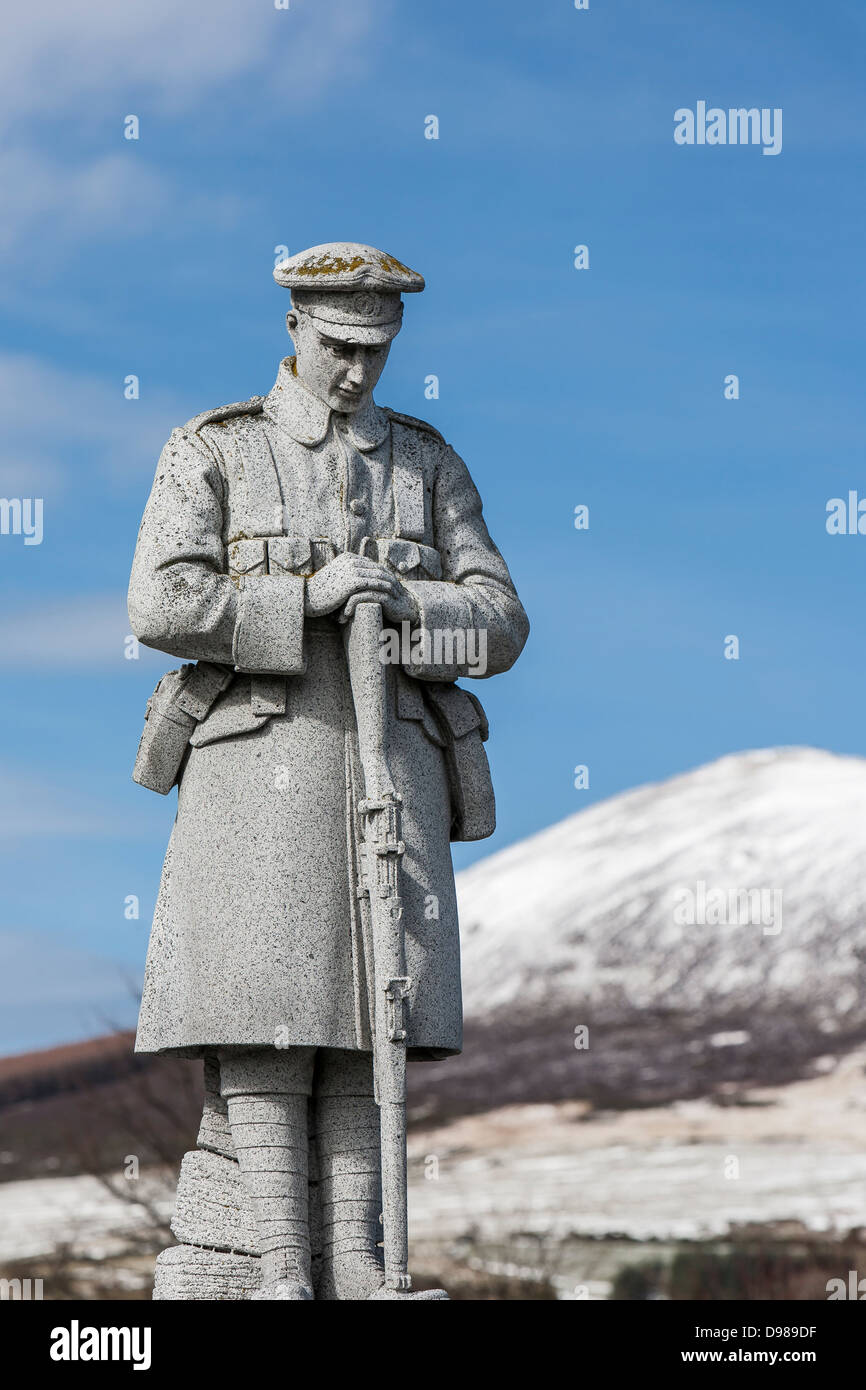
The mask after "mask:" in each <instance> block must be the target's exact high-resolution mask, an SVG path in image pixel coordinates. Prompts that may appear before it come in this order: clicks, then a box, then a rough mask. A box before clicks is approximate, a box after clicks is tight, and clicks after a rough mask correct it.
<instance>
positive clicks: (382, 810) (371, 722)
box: [346, 602, 412, 1290]
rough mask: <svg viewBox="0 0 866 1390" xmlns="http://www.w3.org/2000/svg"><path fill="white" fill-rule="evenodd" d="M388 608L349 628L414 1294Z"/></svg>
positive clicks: (360, 615)
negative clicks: (384, 645) (384, 656)
mask: <svg viewBox="0 0 866 1390" xmlns="http://www.w3.org/2000/svg"><path fill="white" fill-rule="evenodd" d="M381 632H382V609H381V606H380V605H379V604H378V603H370V602H365V603H359V604H358V605H357V607H356V609H355V613H354V616H353V618H352V620H351V623H350V625H349V632H348V635H347V642H346V648H347V655H348V661H349V679H350V681H351V686H352V699H353V701H354V705H355V719H356V723H357V726H358V748H359V752H360V758H361V768H362V770H363V773H364V798H363V800H361V801H360V802H359V803H358V812H359V814H360V818H361V830H362V837H363V838H362V845H361V863H362V876H363V888H364V890H365V891H366V893H368V894H369V898H370V918H371V924H372V938H373V1010H372V1015H373V1017H372V1033H373V1077H374V1085H375V1097H376V1103H377V1105H378V1106H379V1125H380V1135H381V1150H382V1224H383V1228H384V1230H383V1246H384V1255H385V1284H386V1287H387V1288H390V1289H400V1290H405V1289H409V1288H411V1286H412V1281H411V1278H410V1275H409V1269H408V1266H409V1232H408V1200H407V1191H406V1017H405V1001H406V998H407V996H408V994H409V989H410V986H411V983H412V981H411V980H410V979H409V977H408V976H407V974H406V941H405V933H404V927H403V921H402V918H403V903H402V900H401V896H400V879H399V865H400V856H401V855H402V853H403V848H404V846H403V842H402V840H401V839H400V819H401V805H402V800H403V798H402V797H401V796H400V794H399V792H397V791H396V790H395V787H394V783H393V781H392V779H391V772H390V769H389V767H388V713H389V711H388V699H387V696H388V681H387V669H386V667H385V666H384V665H383V663H382V661H381V655H380V653H381V647H380V640H379V638H380V634H381Z"/></svg>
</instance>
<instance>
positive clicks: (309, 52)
mask: <svg viewBox="0 0 866 1390" xmlns="http://www.w3.org/2000/svg"><path fill="white" fill-rule="evenodd" d="M387 8H388V7H387V6H385V5H383V4H381V3H379V4H377V5H374V4H373V3H371V0H291V7H290V8H289V9H288V10H277V9H275V8H274V5H273V3H272V0H258V3H250V0H182V3H181V4H178V0H126V2H125V3H120V4H119V3H118V0H88V3H87V4H86V5H72V4H70V3H69V0H42V2H41V3H40V4H38V5H31V6H23V5H22V6H18V7H17V8H16V9H15V11H14V15H13V13H12V12H11V11H9V12H7V22H6V25H5V30H4V33H3V41H2V44H0V115H5V116H7V117H8V116H10V115H14V117H15V118H16V119H17V120H20V119H21V118H22V117H23V116H30V117H32V118H38V119H40V120H44V119H45V118H46V117H50V116H51V115H52V113H55V112H63V113H64V116H65V118H66V119H67V120H69V119H73V120H74V119H75V118H76V116H79V115H84V114H86V113H88V112H90V111H92V110H93V109H94V108H96V107H98V108H99V109H100V110H101V111H104V110H105V107H106V103H109V104H115V103H116V106H117V111H118V121H121V120H122V119H123V116H124V115H125V114H127V113H128V111H129V110H132V111H135V112H136V114H139V115H140V114H141V112H140V111H138V110H137V108H136V106H135V104H134V103H135V101H136V100H137V101H138V103H139V105H141V103H142V100H144V101H146V103H147V106H148V109H149V110H151V111H154V110H157V111H160V112H166V113H169V114H171V113H176V112H178V111H183V110H190V109H194V108H195V106H196V104H197V102H198V100H199V98H200V96H201V93H202V92H203V91H206V90H210V89H212V88H222V87H224V86H225V84H226V82H228V81H231V80H232V79H234V78H237V77H241V76H247V77H251V76H253V75H255V74H258V75H259V76H260V77H261V79H262V80H264V81H265V82H267V84H268V85H269V86H273V88H274V90H275V92H276V91H281V94H282V98H283V106H284V107H285V104H286V102H287V101H290V102H291V103H292V104H294V103H295V102H297V101H299V100H303V99H309V98H311V97H314V96H316V95H318V94H319V93H320V92H321V91H322V90H324V89H325V88H326V87H327V86H328V85H329V84H330V82H331V81H332V80H333V79H334V76H335V74H337V73H340V74H341V75H344V74H345V73H346V72H347V71H350V70H351V67H352V65H353V62H355V63H356V62H357V61H358V60H359V56H360V55H359V44H360V43H361V42H362V41H363V40H364V39H365V38H366V37H367V35H368V34H369V33H370V31H371V29H372V27H373V24H374V22H380V21H381V19H382V18H384V17H385V15H386V14H387ZM287 53H288V55H289V62H288V64H287V62H286V56H287ZM276 59H278V61H275V60H276ZM130 103H132V105H130ZM121 107H123V108H124V109H123V110H120V108H121Z"/></svg>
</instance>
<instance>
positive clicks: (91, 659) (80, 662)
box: [0, 594, 172, 824]
mask: <svg viewBox="0 0 866 1390" xmlns="http://www.w3.org/2000/svg"><path fill="white" fill-rule="evenodd" d="M128 634H129V617H128V615H127V612H126V595H125V594H95V595H87V594H83V595H82V594H79V595H74V596H72V597H71V598H69V597H67V598H62V599H57V600H52V601H50V602H46V603H41V604H35V603H30V604H26V605H23V606H22V605H18V606H17V607H16V610H15V612H14V613H10V612H8V611H7V612H0V652H2V653H3V666H4V669H5V670H7V671H14V670H53V671H59V670H66V671H93V670H114V671H116V672H118V673H120V672H122V670H123V669H124V668H125V667H126V665H127V658H126V657H125V656H124V641H125V638H126V637H127V635H128ZM138 651H139V656H138V659H137V660H136V662H135V665H136V668H137V669H138V670H141V669H142V666H143V665H144V666H153V667H154V668H156V666H159V667H160V668H161V669H163V670H164V669H165V667H166V665H167V664H170V662H171V660H172V658H171V657H167V656H166V655H165V654H164V653H162V652H154V651H151V650H150V649H149V648H148V647H139V648H138ZM0 824H2V821H0Z"/></svg>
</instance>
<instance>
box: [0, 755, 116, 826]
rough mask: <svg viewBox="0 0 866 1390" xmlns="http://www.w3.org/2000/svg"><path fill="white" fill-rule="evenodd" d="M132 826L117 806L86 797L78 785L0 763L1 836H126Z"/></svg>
mask: <svg viewBox="0 0 866 1390" xmlns="http://www.w3.org/2000/svg"><path fill="white" fill-rule="evenodd" d="M136 829H137V828H136ZM132 830H133V827H131V826H130V824H129V823H128V822H125V821H124V820H123V819H121V818H119V817H118V815H117V811H116V809H113V808H111V807H108V806H103V805H100V804H99V803H97V802H96V801H89V800H88V799H87V797H86V796H82V794H81V792H80V791H79V790H78V789H75V790H72V789H68V788H66V787H63V786H61V785H58V784H55V783H54V782H51V781H49V780H48V779H47V778H45V777H43V776H42V775H41V774H39V773H36V772H32V771H29V770H28V771H27V772H26V773H23V772H21V771H18V770H15V769H11V768H8V767H2V766H0V840H6V841H8V840H29V839H33V838H37V839H44V838H46V837H48V836H59V837H61V838H63V839H73V838H75V839H90V838H91V837H93V836H99V837H101V838H106V837H111V838H116V837H118V836H119V837H121V838H128V837H129V835H130V833H131V831H132Z"/></svg>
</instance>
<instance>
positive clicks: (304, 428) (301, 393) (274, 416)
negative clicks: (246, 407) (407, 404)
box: [262, 357, 390, 453]
mask: <svg viewBox="0 0 866 1390" xmlns="http://www.w3.org/2000/svg"><path fill="white" fill-rule="evenodd" d="M294 366H295V359H294V358H293V357H286V358H284V359H283V361H282V362H281V363H280V370H279V372H278V373H277V379H276V381H275V383H274V386H273V389H272V390H271V391H269V392H268V394H267V396H265V401H264V405H263V407H262V408H263V410H264V413H265V415H267V417H268V419H270V420H273V421H274V424H276V425H279V426H280V428H281V429H284V430H286V431H287V433H288V434H290V435H291V436H292V439H295V440H297V442H298V443H299V444H306V445H307V447H308V448H312V447H313V446H314V445H316V444H321V442H322V440H323V439H324V438H325V435H326V434H327V433H328V429H329V427H330V424H331V417H332V415H335V414H337V413H338V412H336V411H333V410H331V408H330V406H328V405H326V404H325V402H324V401H320V400H319V398H318V396H314V395H313V393H312V392H311V391H308V390H307V389H306V387H305V386H302V385H301V383H300V381H299V380H298V378H297V377H296V376H295V371H294ZM344 418H345V419H346V422H347V426H348V428H347V430H346V433H347V435H348V437H349V439H351V441H352V443H353V444H354V446H355V448H356V449H360V450H361V451H362V453H367V452H368V451H369V450H370V449H375V448H376V446H377V445H378V444H381V443H382V440H383V439H384V438H385V436H386V435H387V433H388V429H389V423H390V422H389V420H388V414H387V412H386V411H384V410H382V409H381V407H380V406H378V405H376V404H375V402H374V401H373V399H372V397H371V398H370V400H368V401H367V404H366V405H364V406H362V407H361V409H360V410H358V411H356V412H355V414H354V415H347V416H345V417H344Z"/></svg>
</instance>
